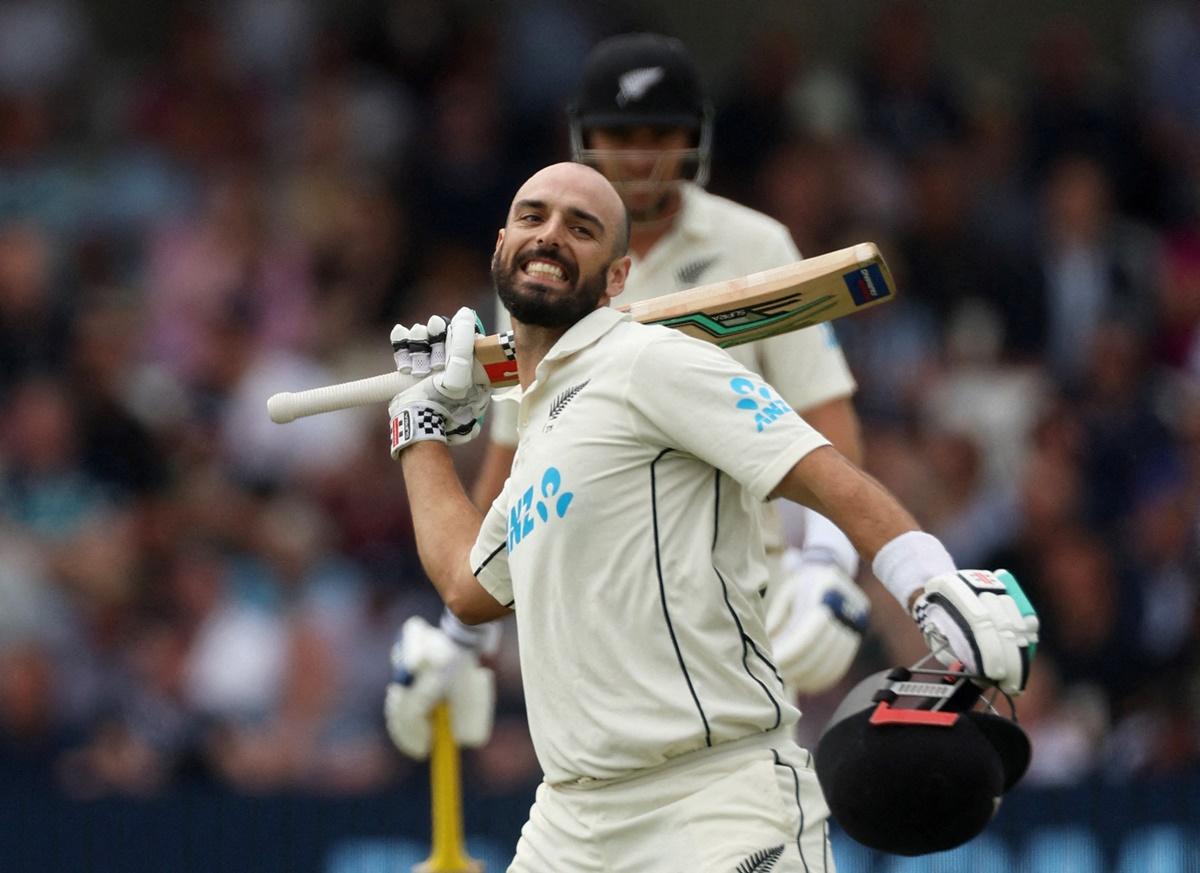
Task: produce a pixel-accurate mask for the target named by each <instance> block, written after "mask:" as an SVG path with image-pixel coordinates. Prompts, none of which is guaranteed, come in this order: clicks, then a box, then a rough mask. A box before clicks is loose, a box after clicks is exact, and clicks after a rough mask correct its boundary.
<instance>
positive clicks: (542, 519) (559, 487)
mask: <svg viewBox="0 0 1200 873" xmlns="http://www.w3.org/2000/svg"><path fill="white" fill-rule="evenodd" d="M574 499H575V494H574V493H573V492H571V491H564V490H563V482H562V473H560V472H559V471H558V468H557V467H547V468H546V472H544V473H543V474H542V480H541V482H540V483H539V484H538V486H537V490H536V492H535V490H534V486H532V485H530V486H529V487H528V488H526V489H525V493H523V494H522V495H521V497H520V498H519V499H518V500H517V501H516V502H515V503H514V504H513V505H512V506H510V507H509V510H508V553H509V554H510V555H511V554H512V553H513V552H514V551H515V550H516V548H517V546H519V545H520V544H521V543H523V542H524V541H525V540H527V539H529V538H530V537H531V536H533V535H534V534H535V533H536V531H537V530H538V529H539V528H542V527H545V526H546V525H547V524H550V523H551V522H553V521H554V520H555V519H558V518H563V517H565V516H566V514H567V510H568V509H570V508H571V501H572V500H574Z"/></svg>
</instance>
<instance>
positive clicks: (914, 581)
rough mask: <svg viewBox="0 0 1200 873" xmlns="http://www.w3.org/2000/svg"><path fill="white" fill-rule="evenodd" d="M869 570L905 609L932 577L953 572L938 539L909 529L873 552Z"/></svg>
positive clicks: (943, 547) (948, 555) (952, 565)
mask: <svg viewBox="0 0 1200 873" xmlns="http://www.w3.org/2000/svg"><path fill="white" fill-rule="evenodd" d="M871 569H872V571H874V573H875V578H877V579H878V580H879V581H880V582H882V583H883V587H884V588H886V589H887V590H888V591H890V592H891V593H892V596H893V597H895V598H896V599H897V600H898V601H900V605H901V606H903V607H904V609H905V610H907V609H908V607H909V603H908V602H909V600H910V599H911V597H912V594H913V592H914V591H916V590H917V589H919V588H923V587H925V583H926V582H927V581H929V580H930V579H932V578H933V577H934V576H940V575H942V574H943V573H954V572H956V570H957V568H956V567H955V566H954V559H953V558H951V557H950V553H949V552H947V551H946V547H945V546H943V545H942V542H941V540H939V539H938V538H937V537H935V536H932V535H931V534H927V533H925V532H924V531H920V530H910V531H908V532H907V533H902V534H900V536H898V537H896V538H895V539H893V540H891V541H890V542H888V543H887V545H885V546H884V547H883V548H882V549H880V550H879V551H878V553H876V555H875V560H874V561H872V562H871Z"/></svg>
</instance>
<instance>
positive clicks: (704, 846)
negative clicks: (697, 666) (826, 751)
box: [508, 729, 834, 873]
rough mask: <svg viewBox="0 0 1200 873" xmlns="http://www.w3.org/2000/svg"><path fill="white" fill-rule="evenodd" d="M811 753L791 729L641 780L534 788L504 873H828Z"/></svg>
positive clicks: (673, 763)
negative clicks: (514, 853)
mask: <svg viewBox="0 0 1200 873" xmlns="http://www.w3.org/2000/svg"><path fill="white" fill-rule="evenodd" d="M828 817H829V809H828V807H827V806H826V805H825V799H824V797H823V796H822V794H821V788H820V786H819V785H818V784H817V774H816V772H815V771H814V770H813V769H812V756H811V755H810V754H809V753H808V752H807V751H805V750H804V749H802V748H800V747H799V746H798V745H796V743H795V742H794V741H793V740H792V739H791V737H790V735H789V731H788V730H787V729H778V730H775V731H771V732H768V733H765V734H758V735H755V736H753V737H747V738H745V739H742V740H737V741H734V742H731V743H723V744H721V745H719V746H715V747H713V748H711V749H701V750H699V751H696V752H690V753H688V754H686V755H681V756H680V757H678V758H675V759H672V760H670V761H668V762H667V763H665V764H663V765H661V766H659V767H655V768H654V769H652V770H649V771H647V772H645V773H640V774H638V775H637V776H633V777H629V778H625V779H619V780H612V781H606V782H595V783H591V784H589V785H587V786H583V785H575V784H573V785H570V786H563V785H557V786H554V785H548V784H546V783H545V782H543V783H542V784H541V785H539V786H538V789H537V795H536V799H535V801H534V804H533V808H532V809H531V810H530V811H529V821H528V822H526V823H525V826H524V827H523V828H522V829H521V838H520V840H519V841H518V842H517V853H516V857H515V858H514V859H513V862H512V864H511V865H510V866H509V868H508V871H509V873H767V871H770V873H834V864H833V855H832V853H831V852H830V850H829V833H828V826H827V819H828Z"/></svg>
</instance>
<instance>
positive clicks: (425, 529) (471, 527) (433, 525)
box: [400, 441, 508, 624]
mask: <svg viewBox="0 0 1200 873" xmlns="http://www.w3.org/2000/svg"><path fill="white" fill-rule="evenodd" d="M400 467H401V469H402V470H403V472H404V487H405V489H406V491H407V492H408V502H409V505H410V506H411V507H412V517H413V531H414V533H415V534H416V540H417V552H418V554H419V555H420V557H421V566H423V567H424V568H425V572H426V573H427V574H428V575H429V579H430V581H431V582H433V586H434V588H436V589H437V592H438V594H439V595H441V598H442V600H443V601H444V602H445V604H446V606H447V607H448V608H449V609H450V611H451V612H453V613H454V615H455V616H457V617H458V619H459V620H460V621H462V622H463V623H464V624H480V623H481V622H485V621H491V620H493V619H497V618H502V617H503V616H505V615H507V614H508V609H507V608H506V607H505V606H504V605H503V604H501V603H499V602H497V601H496V599H495V598H494V597H492V595H491V594H489V593H488V592H487V589H485V588H484V587H483V586H482V585H480V584H479V582H478V581H476V579H475V574H474V572H473V568H472V567H471V548H472V547H473V546H474V545H475V540H476V539H477V538H478V536H479V529H480V527H481V526H482V524H483V515H482V513H480V511H479V510H478V509H477V508H476V507H475V504H473V503H472V502H471V501H470V499H469V498H468V497H467V494H466V491H464V490H463V486H462V482H461V480H460V479H459V478H458V471H457V470H455V468H454V461H453V459H452V458H451V457H450V452H449V451H448V450H447V448H446V446H445V444H443V443H440V442H436V441H425V442H420V443H416V444H414V445H412V446H410V447H409V448H407V449H405V451H403V452H402V453H401V454H400Z"/></svg>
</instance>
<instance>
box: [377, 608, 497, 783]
mask: <svg viewBox="0 0 1200 873" xmlns="http://www.w3.org/2000/svg"><path fill="white" fill-rule="evenodd" d="M445 624H446V622H445V619H443V625H445ZM460 627H461V626H460ZM486 627H487V628H488V630H487V632H485V633H484V634H483V636H482V638H480V639H476V640H474V641H472V642H471V644H464V643H461V642H456V641H455V639H454V638H452V637H451V635H450V634H448V633H447V632H446V631H445V630H443V629H442V628H436V627H433V626H432V625H430V624H429V623H428V622H427V621H425V619H423V618H421V617H420V616H413V617H411V618H409V619H408V620H407V621H405V622H404V625H403V626H402V627H401V628H400V633H399V634H398V635H397V637H396V642H395V643H394V644H393V646H392V653H391V662H392V681H391V682H390V683H388V687H387V695H386V697H385V699H384V706H383V711H384V717H385V718H386V721H387V730H388V736H390V737H391V738H392V742H393V743H395V744H396V748H398V749H399V750H400V751H401V752H403V753H404V754H406V755H408V756H409V757H410V758H416V759H418V760H423V759H425V758H427V757H429V745H430V738H431V725H430V718H429V716H430V712H431V711H432V710H433V707H434V706H435V705H437V703H438V702H439V701H442V700H445V701H446V702H447V703H448V704H449V706H450V729H451V732H452V733H453V735H454V739H455V741H456V742H457V743H458V744H459V745H460V746H463V747H467V748H475V747H478V746H482V745H483V744H484V743H486V742H487V740H488V738H489V737H490V736H491V735H492V717H493V710H494V709H495V704H496V688H495V677H494V675H493V674H492V671H491V670H489V669H488V668H487V667H484V666H481V665H480V663H479V654H480V653H481V652H486V651H488V649H489V647H491V648H494V642H498V640H499V626H490V625H489V626H486ZM493 641H494V642H493ZM472 646H479V648H478V649H476V648H473V647H472Z"/></svg>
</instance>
